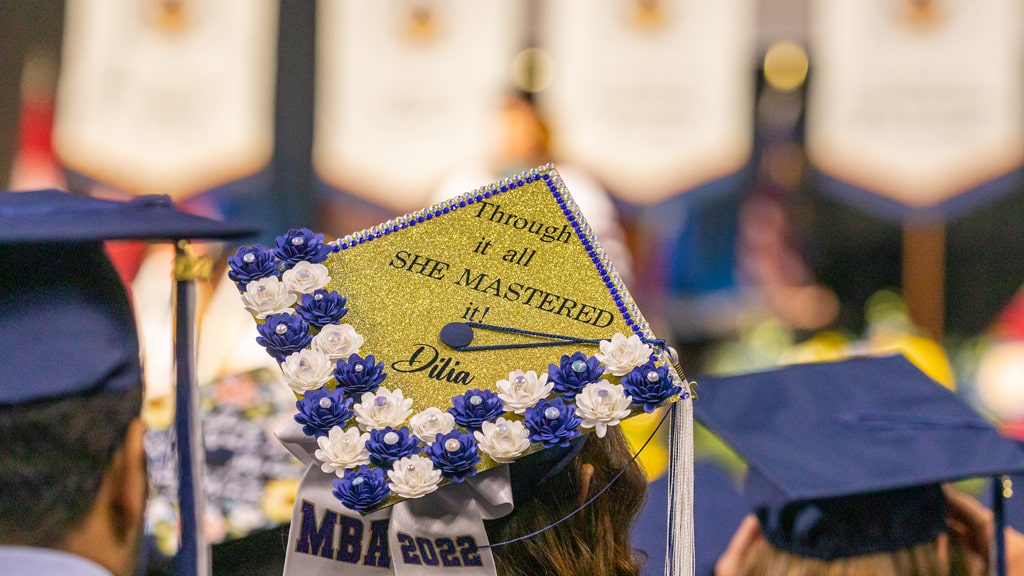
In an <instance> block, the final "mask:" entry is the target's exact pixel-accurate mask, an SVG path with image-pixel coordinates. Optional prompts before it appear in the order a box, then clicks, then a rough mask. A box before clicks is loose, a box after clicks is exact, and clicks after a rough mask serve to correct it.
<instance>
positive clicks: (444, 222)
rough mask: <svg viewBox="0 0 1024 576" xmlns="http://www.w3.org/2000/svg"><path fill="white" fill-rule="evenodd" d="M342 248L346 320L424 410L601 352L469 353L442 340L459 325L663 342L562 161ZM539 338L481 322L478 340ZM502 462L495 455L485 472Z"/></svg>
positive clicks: (337, 264)
mask: <svg viewBox="0 0 1024 576" xmlns="http://www.w3.org/2000/svg"><path fill="white" fill-rule="evenodd" d="M527 180H529V181H527ZM520 182H522V184H520ZM545 232H546V233H547V237H545V236H544V234H545ZM336 243H337V245H338V246H339V248H340V250H339V251H338V252H335V253H332V254H331V255H330V256H329V258H328V259H327V261H325V262H324V264H325V265H326V266H327V268H328V270H329V272H330V276H331V278H332V280H331V282H330V283H329V284H328V285H327V287H326V288H327V289H328V290H336V291H337V292H339V293H340V294H343V295H344V296H345V297H346V298H347V299H348V308H349V312H348V314H347V315H346V316H345V322H346V323H348V324H351V325H352V326H353V327H354V328H355V329H356V330H357V331H358V332H359V334H361V335H362V336H363V337H364V338H365V339H366V341H365V343H364V345H363V346H362V347H361V351H362V353H363V354H368V353H372V354H373V355H374V356H375V358H376V359H377V361H379V362H384V365H385V368H384V369H385V371H386V372H387V381H386V384H385V385H386V386H387V387H388V388H390V389H392V390H393V389H395V388H401V389H402V391H403V392H404V394H405V396H406V397H411V398H413V399H414V401H415V408H416V410H417V411H420V410H424V409H426V408H428V407H431V406H435V407H437V408H439V409H441V410H442V411H444V410H446V409H447V408H448V407H450V406H452V402H451V399H452V397H454V396H459V395H462V394H464V393H465V392H466V391H467V390H468V389H471V388H479V389H486V390H492V391H495V392H497V391H498V389H497V382H498V381H499V380H502V379H506V378H508V375H509V372H511V371H512V370H523V371H527V370H533V371H535V372H536V373H538V374H545V373H547V370H548V365H549V364H551V363H555V364H557V363H558V359H559V358H560V357H561V356H562V355H571V354H572V353H574V352H577V351H582V352H584V353H585V354H587V355H593V354H594V353H595V352H596V351H597V347H596V346H588V345H580V344H566V345H559V346H550V347H538V348H521V349H511V350H488V351H463V352H458V351H455V350H453V349H452V348H450V347H448V346H447V345H445V344H443V343H442V342H441V340H440V332H441V328H443V327H444V326H445V325H447V324H449V323H452V322H480V323H484V324H493V325H498V326H505V327H512V328H519V329H524V330H530V331H536V332H544V333H551V334H561V335H567V336H573V337H578V338H585V339H609V338H611V336H612V335H613V334H615V333H616V332H621V333H623V334H627V335H629V334H639V335H640V336H641V337H645V338H654V337H655V336H654V334H652V333H651V332H650V329H649V327H648V324H647V322H646V321H645V320H644V319H643V317H642V316H641V315H640V311H639V310H638V309H637V307H636V304H635V302H634V301H633V299H632V297H631V296H630V294H629V292H628V291H627V290H626V287H625V286H624V285H623V283H622V281H621V279H620V278H619V276H618V274H617V273H616V272H615V269H614V268H613V267H612V265H611V264H610V263H609V262H608V260H607V258H606V256H605V253H604V251H603V250H602V249H601V248H600V245H599V244H598V242H597V240H596V239H595V238H594V236H593V233H592V231H591V230H590V227H589V225H588V224H587V222H586V219H585V218H584V217H583V215H582V214H581V213H580V211H579V208H578V207H577V206H576V204H575V202H574V201H573V200H572V198H571V196H570V195H569V193H568V192H567V191H566V190H565V188H564V186H563V185H562V184H561V179H560V178H559V177H558V174H557V172H556V171H555V170H554V168H553V167H552V166H548V167H545V168H542V169H538V170H535V171H530V172H528V173H525V174H523V175H520V176H519V177H517V178H512V179H507V180H504V181H502V182H499V183H497V184H494V185H491V186H490V187H486V188H481V189H478V190H474V191H472V192H469V193H466V194H464V195H462V196H460V197H458V198H455V199H452V200H450V201H447V202H444V203H441V204H438V205H435V206H432V207H430V208H428V209H425V210H422V211H417V212H415V213H412V214H408V215H405V216H400V217H398V218H395V219H393V220H390V221H388V222H385V223H383V224H381V225H378V226H374V227H373V228H370V229H367V230H363V231H361V232H355V233H352V234H350V235H348V236H345V237H344V238H341V239H338V240H337V241H336ZM574 315H575V316H578V318H573V317H572V316H574ZM530 341H536V339H533V338H531V337H527V336H522V335H515V334H509V333H504V332H497V331H491V330H481V329H479V328H476V329H475V330H474V336H473V339H472V345H474V346H486V345H495V344H511V343H517V342H530ZM658 363H659V364H660V365H668V359H667V355H665V354H664V353H662V352H658ZM669 368H670V370H669V372H670V377H671V378H673V379H674V380H675V381H676V382H680V383H681V382H682V379H681V378H679V376H678V375H676V374H675V372H674V371H673V370H672V369H671V367H669ZM539 447H540V445H539V444H538V445H535V446H533V447H532V448H531V450H530V451H531V452H532V451H536V450H538V449H539ZM495 465H496V464H495V462H493V461H492V460H490V459H489V458H484V459H482V460H481V463H480V464H479V465H478V470H481V471H482V470H486V469H488V468H491V467H493V466H495Z"/></svg>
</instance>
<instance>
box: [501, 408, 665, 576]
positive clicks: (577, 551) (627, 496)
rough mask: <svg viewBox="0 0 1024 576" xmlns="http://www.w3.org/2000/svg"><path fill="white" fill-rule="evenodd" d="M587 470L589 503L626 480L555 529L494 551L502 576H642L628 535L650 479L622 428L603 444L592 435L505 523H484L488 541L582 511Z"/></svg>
mask: <svg viewBox="0 0 1024 576" xmlns="http://www.w3.org/2000/svg"><path fill="white" fill-rule="evenodd" d="M584 464H590V465H592V466H593V467H594V475H593V477H592V479H591V481H590V487H589V490H588V491H587V494H586V498H587V499H589V498H592V497H593V496H594V495H595V494H597V493H598V492H599V491H601V490H602V489H603V488H605V487H606V486H608V483H609V482H610V481H611V480H612V479H613V478H614V477H615V475H616V474H618V473H619V471H623V473H622V475H621V476H620V477H619V478H618V479H617V480H616V481H615V482H614V483H613V484H612V485H611V486H609V487H608V489H607V490H606V491H605V492H604V493H603V494H601V496H599V497H598V498H597V499H596V500H595V501H593V502H591V503H590V505H588V506H587V507H586V508H584V509H583V510H580V511H579V512H577V513H576V514H575V515H573V516H572V517H570V518H568V519H566V520H565V521H563V522H561V523H560V524H558V525H557V526H555V527H554V528H551V529H550V530H547V531H545V532H542V533H541V534H538V535H536V536H533V537H531V538H527V539H524V540H520V541H518V542H513V543H511V544H507V545H504V546H498V547H495V548H493V549H492V551H493V553H494V559H495V562H496V563H497V568H498V574H499V575H500V576H526V575H530V576H536V575H543V574H552V575H560V576H570V575H583V576H636V575H637V574H639V572H640V566H641V565H642V564H643V562H644V560H645V555H644V553H643V552H641V551H639V550H634V549H633V547H632V545H631V544H630V531H631V529H632V527H633V521H634V519H635V518H636V516H637V514H638V513H639V511H640V508H641V507H642V506H643V503H644V499H645V498H646V495H647V478H646V476H645V474H644V472H643V469H642V468H641V467H640V466H639V465H638V464H637V463H636V461H635V460H633V455H632V453H631V451H630V449H629V445H628V444H627V443H626V438H625V436H623V434H622V431H621V430H620V429H619V428H618V427H617V426H616V427H611V428H609V429H608V433H607V434H606V435H605V437H604V438H598V437H597V435H596V434H591V435H590V437H589V438H587V441H586V442H585V443H584V445H583V448H582V449H581V450H580V453H579V455H578V456H577V457H576V458H575V459H574V460H573V462H572V463H570V464H569V465H568V466H566V468H565V470H563V471H562V472H561V473H560V474H559V475H558V476H556V477H554V478H552V479H551V480H549V481H547V482H546V483H545V484H544V485H543V487H541V488H539V489H538V490H536V491H535V492H534V493H533V494H532V496H531V498H529V499H528V500H526V501H525V502H516V503H515V511H514V512H512V513H511V514H509V515H508V516H506V517H504V518H500V519H497V520H493V521H489V522H487V523H486V524H487V536H488V538H489V539H490V541H491V542H492V543H500V542H505V541H508V540H512V539H515V538H518V537H520V536H523V535H526V534H531V533H533V532H535V531H537V530H540V529H542V528H545V527H547V526H550V525H552V524H554V523H555V522H558V521H559V520H561V519H562V518H564V517H565V516H567V515H568V514H570V513H571V512H572V511H573V510H575V509H576V508H577V507H579V505H580V486H581V471H582V468H583V465H584Z"/></svg>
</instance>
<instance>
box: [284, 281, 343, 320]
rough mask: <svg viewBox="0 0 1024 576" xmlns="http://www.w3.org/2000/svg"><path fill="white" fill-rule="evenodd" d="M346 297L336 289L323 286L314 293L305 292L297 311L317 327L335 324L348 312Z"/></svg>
mask: <svg viewBox="0 0 1024 576" xmlns="http://www.w3.org/2000/svg"><path fill="white" fill-rule="evenodd" d="M346 302H347V300H346V298H345V297H344V296H342V295H341V294H338V293H337V292H335V291H334V290H331V291H328V290H324V289H323V288H321V289H319V290H315V291H313V293H312V294H303V295H302V299H301V300H300V302H299V305H298V306H296V307H295V312H296V313H297V314H298V315H299V316H302V317H303V318H305V319H306V322H309V323H310V324H312V325H313V326H316V327H317V328H320V327H323V326H326V325H328V324H334V323H336V322H337V321H338V320H341V318H342V317H343V316H345V314H347V313H348V308H345V303H346Z"/></svg>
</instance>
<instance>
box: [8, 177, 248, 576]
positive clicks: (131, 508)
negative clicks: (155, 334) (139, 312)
mask: <svg viewBox="0 0 1024 576" xmlns="http://www.w3.org/2000/svg"><path fill="white" fill-rule="evenodd" d="M250 233H251V229H250V228H249V227H248V226H245V225H237V224H225V223H221V222H216V221H213V220H208V219H206V218H201V217H198V216H193V215H190V214H186V213H183V212H179V211H178V210H176V209H175V208H174V206H173V204H172V203H171V202H170V199H169V198H167V197H154V196H146V197H139V198H136V199H134V200H132V201H128V202H115V201H110V200H100V199H96V198H89V197H85V196H76V195H73V194H69V193H66V192H62V191H59V190H38V191H27V192H6V191H2V192H0V342H3V350H2V352H0V446H2V447H3V448H2V449H0V545H17V546H28V547H41V548H52V549H57V550H62V551H65V552H70V553H72V554H75V555H77V556H81V557H83V558H86V559H89V560H92V561H94V562H95V563H97V564H100V565H101V566H103V567H105V568H106V569H108V570H110V571H111V572H113V573H114V574H115V575H117V576H121V575H129V574H133V573H134V570H135V564H136V561H137V551H138V545H139V542H140V540H141V536H142V532H143V518H144V510H145V504H146V488H147V477H146V463H145V450H144V446H143V444H144V443H143V436H144V433H145V429H144V425H143V424H142V422H141V420H140V418H139V413H140V409H141V405H142V389H143V383H142V366H141V361H140V356H139V341H138V335H137V332H136V323H135V316H134V314H133V311H132V307H131V303H130V301H129V298H128V293H127V290H126V288H125V286H124V284H123V283H122V281H121V279H120V277H119V276H118V273H117V271H116V270H115V269H114V266H113V263H112V262H111V261H110V259H109V258H108V256H107V254H106V251H105V248H104V241H105V240H171V241H174V240H177V239H185V238H230V237H235V236H245V235H249V234H250ZM183 361H184V360H183Z"/></svg>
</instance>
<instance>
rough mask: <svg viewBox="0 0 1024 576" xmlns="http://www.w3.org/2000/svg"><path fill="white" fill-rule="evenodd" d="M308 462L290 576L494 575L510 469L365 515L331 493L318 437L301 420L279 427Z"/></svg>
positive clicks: (508, 503)
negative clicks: (490, 530)
mask: <svg viewBox="0 0 1024 576" xmlns="http://www.w3.org/2000/svg"><path fill="white" fill-rule="evenodd" d="M276 435H277V437H278V439H279V440H280V441H281V443H282V444H284V446H285V447H286V448H287V449H288V450H289V451H290V452H291V453H292V454H294V455H295V457H296V458H298V459H299V460H300V461H301V462H303V463H304V464H306V472H305V475H304V476H303V478H302V482H301V483H300V484H299V490H298V493H297V494H296V496H295V507H294V510H293V511H292V523H291V529H290V530H289V533H288V549H287V552H286V555H285V566H284V575H285V576H321V575H322V576H328V575H331V576H334V575H336V574H340V573H344V574H352V575H356V576H386V575H387V576H390V575H392V574H394V575H397V576H405V575H413V574H417V575H419V574H422V575H425V576H432V575H437V576H440V575H442V574H444V575H445V576H453V575H456V574H457V575H458V576H485V575H486V576H491V575H494V574H495V573H496V572H495V566H494V558H493V556H492V554H491V550H490V548H489V547H488V544H489V542H488V540H487V532H486V530H485V529H484V524H483V521H484V520H490V519H494V518H500V517H502V516H505V515H507V514H509V513H510V512H511V511H512V485H511V482H510V480H509V471H508V466H498V467H497V468H493V469H491V470H488V471H487V472H484V473H481V474H478V475H476V476H474V477H471V478H467V479H466V480H465V481H464V482H461V483H452V484H449V485H447V486H444V487H442V488H439V489H438V490H437V491H435V492H433V493H432V494H429V495H427V496H425V497H422V498H414V499H411V500H405V501H402V502H399V503H398V504H395V505H394V506H391V507H389V508H384V509H382V510H378V511H376V512H373V513H371V514H368V515H365V516H362V515H360V514H359V513H358V512H353V511H352V510H349V509H347V508H346V507H345V506H344V505H342V504H341V502H340V501H338V499H337V498H335V497H334V495H333V494H332V493H331V492H332V489H333V484H332V482H333V479H334V478H335V477H336V476H335V475H334V474H330V473H327V472H324V471H323V470H322V468H321V463H320V462H319V461H318V460H316V459H315V458H314V457H313V454H314V452H315V451H316V449H317V443H316V441H315V440H314V439H312V438H310V437H309V436H306V435H305V434H303V432H302V427H301V426H300V425H298V424H297V423H293V422H292V423H288V424H287V425H285V426H284V427H282V428H281V429H280V430H278V431H277V432H276Z"/></svg>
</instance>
